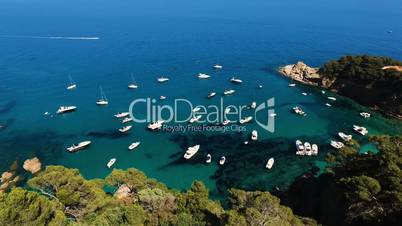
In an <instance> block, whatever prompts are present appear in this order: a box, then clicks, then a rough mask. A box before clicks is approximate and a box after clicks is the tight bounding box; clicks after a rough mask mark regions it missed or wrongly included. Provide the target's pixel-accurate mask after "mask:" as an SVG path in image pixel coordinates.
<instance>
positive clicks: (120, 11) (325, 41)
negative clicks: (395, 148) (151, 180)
mask: <svg viewBox="0 0 402 226" xmlns="http://www.w3.org/2000/svg"><path fill="white" fill-rule="evenodd" d="M400 12H402V4H401V3H400V2H399V1H396V0H390V1H386V2H378V1H364V0H354V1H350V0H341V1H331V2H322V1H319V0H312V1H296V0H285V1H283V0H282V1H263V0H255V1H239V0H235V1H226V0H225V1H211V0H206V1H185V0H173V1H167V0H166V1H162V0H148V1H121V0H119V1H106V0H100V1H77V0H72V1H54V0H52V1H50V0H40V1H39V0H33V1H29V2H27V1H21V0H12V1H11V0H3V1H1V3H0V21H1V22H0V123H2V124H4V123H7V125H8V126H7V128H6V129H3V130H1V131H0V140H1V143H0V159H1V165H0V166H1V167H0V170H5V169H7V168H8V166H9V165H10V164H11V163H12V162H13V161H14V160H15V159H16V158H19V159H20V160H23V159H25V158H27V157H32V156H39V157H40V158H41V160H42V161H43V162H44V164H63V165H66V166H69V167H76V168H79V169H80V170H81V172H82V173H83V174H84V175H85V176H86V177H88V178H93V177H104V176H105V175H107V173H108V172H109V170H107V169H106V167H105V164H106V162H107V161H108V160H109V159H110V158H112V157H116V158H117V159H118V161H117V163H116V165H115V166H116V167H117V168H128V167H136V168H139V169H141V170H143V171H144V172H145V173H146V174H147V175H148V176H151V177H155V178H157V179H159V180H161V181H163V182H165V183H167V184H168V185H169V186H171V187H174V188H178V189H181V188H186V187H188V186H189V185H190V184H191V182H192V181H193V180H195V179H199V180H203V181H204V182H205V183H207V185H208V186H209V187H210V188H211V189H212V190H213V191H216V188H219V189H221V190H224V189H226V188H228V187H232V186H236V187H244V188H253V189H257V188H258V189H264V188H272V187H273V186H285V185H286V184H288V183H289V182H290V181H291V180H292V179H293V178H294V177H295V176H297V175H299V174H300V173H302V172H304V171H305V170H308V169H309V168H310V167H311V166H312V165H313V164H314V161H315V160H318V159H322V158H324V156H325V152H326V150H327V149H329V147H327V143H328V141H329V139H330V137H334V135H335V134H336V133H337V132H338V131H346V132H348V133H352V131H350V126H351V125H352V124H361V125H364V126H366V127H368V128H369V130H370V134H381V133H388V134H394V133H402V132H401V130H402V129H401V126H400V124H397V123H394V122H393V121H390V120H386V119H384V118H382V117H381V116H380V115H378V114H375V116H374V117H373V118H372V119H369V120H364V119H362V118H360V117H359V116H358V115H357V113H358V112H359V111H362V110H367V109H365V108H363V107H361V106H359V105H357V104H355V103H354V102H353V101H350V100H348V99H345V98H341V97H338V100H337V101H336V103H334V104H333V105H334V106H333V107H332V108H328V107H325V106H324V104H325V102H327V101H328V100H327V99H326V96H323V95H322V94H321V93H320V91H319V90H316V89H313V88H310V87H304V86H297V87H295V88H288V87H287V84H288V81H287V80H286V79H284V78H282V77H281V76H279V75H277V74H276V73H275V69H276V68H277V67H278V66H280V65H284V64H289V63H294V62H296V61H299V60H303V61H304V62H306V63H307V64H309V65H313V66H320V65H322V64H323V63H324V62H326V61H328V60H331V59H336V58H339V57H340V56H342V55H345V54H372V55H381V56H389V57H393V58H396V59H399V60H401V53H402V45H401V44H402V41H401V40H402V24H401V22H400V16H401V13H400ZM390 30H392V33H389V32H388V31H390ZM17 36H42V37H49V36H96V37H99V38H100V39H99V40H64V39H34V38H23V37H17ZM215 63H220V64H223V65H224V69H223V70H221V71H215V70H212V68H211V66H212V65H213V64H215ZM200 72H203V73H208V74H211V75H212V78H211V79H210V80H208V81H200V80H198V79H197V78H196V77H195V75H196V74H197V73H200ZM130 73H133V74H134V76H135V78H136V81H137V83H138V84H139V86H140V88H139V89H138V90H135V91H129V90H127V88H126V87H127V84H128V83H129V82H130ZM68 74H71V75H72V77H73V78H74V80H75V81H76V82H77V84H78V89H77V90H75V91H73V92H68V91H66V90H65V86H66V83H67V82H68ZM162 74H163V75H166V76H169V77H170V78H171V81H170V82H169V83H167V84H163V85H160V84H157V83H156V82H155V79H156V78H157V77H158V76H159V75H162ZM234 75H236V76H238V77H240V78H241V79H243V80H244V81H245V82H244V84H242V85H241V86H234V85H231V84H229V82H228V80H229V79H230V78H231V77H232V76H234ZM258 84H262V85H263V86H264V88H263V89H260V90H257V89H256V86H257V85H258ZM99 85H102V87H103V89H104V91H105V93H106V95H107V97H108V98H109V100H110V104H109V106H107V107H105V108H99V107H97V106H95V101H96V99H97V98H98V97H99V92H98V86H99ZM225 88H235V89H236V95H234V96H232V97H227V98H225V101H227V103H233V104H249V103H250V102H251V101H252V100H253V99H255V100H257V101H258V102H262V101H265V100H266V99H268V98H271V97H275V101H276V107H275V110H276V112H277V114H278V117H277V119H276V131H275V133H272V134H271V133H268V132H264V131H259V132H260V140H262V141H261V142H259V143H257V144H252V145H250V146H242V145H241V141H242V140H244V139H246V134H247V133H248V132H249V131H251V129H256V128H258V127H257V126H256V125H255V124H252V125H249V126H248V132H247V133H245V134H243V135H237V134H235V133H234V134H232V133H231V134H224V135H220V134H207V135H208V137H204V136H203V135H202V134H197V133H196V134H185V135H186V136H184V137H181V136H182V135H183V134H169V133H157V134H155V133H151V132H148V131H146V130H145V125H135V126H134V131H133V132H132V133H131V134H130V135H129V136H126V137H114V136H112V135H109V136H104V137H94V136H90V135H89V133H90V132H103V133H105V134H110V133H112V132H114V131H116V130H117V129H118V128H120V127H121V125H120V123H118V122H117V121H116V120H114V119H113V114H115V113H116V112H118V111H125V110H126V109H127V107H128V105H129V103H130V102H131V101H132V100H133V99H134V98H137V97H159V96H160V95H165V96H168V100H167V101H166V103H170V102H171V100H172V99H173V98H176V97H181V98H183V97H185V98H188V99H190V100H192V101H193V102H194V103H196V104H202V103H210V102H212V103H216V102H217V101H218V100H217V99H216V100H210V101H208V100H206V99H205V96H206V94H207V93H208V92H209V91H211V90H215V91H217V92H218V93H221V92H222V91H223V89H225ZM301 92H308V93H309V95H308V96H302V95H301ZM63 104H66V105H77V106H78V108H79V109H78V111H77V112H74V113H72V114H69V115H63V116H61V117H53V118H50V117H44V116H43V112H45V111H49V112H54V111H55V110H57V108H58V106H59V105H63ZM295 104H300V105H302V106H303V107H304V109H305V110H306V111H307V112H308V117H305V118H299V117H297V116H295V115H294V114H292V113H291V112H290V111H289V109H290V108H291V107H292V106H294V105H295ZM217 135H220V136H217ZM177 136H180V137H177ZM355 137H358V136H357V135H355ZM297 138H305V139H309V140H312V141H313V142H316V143H318V144H320V147H322V154H320V156H319V157H318V158H299V157H296V156H294V145H293V144H294V140H295V139H297ZM83 139H90V140H92V141H93V145H91V147H90V148H89V149H88V150H85V151H82V152H79V153H75V154H70V153H67V152H66V151H65V148H66V147H67V146H69V145H70V144H72V143H74V142H77V141H80V140H83ZM358 139H362V138H360V137H359V138H358ZM135 140H141V142H142V144H141V147H140V148H139V149H138V150H136V151H134V152H129V151H128V150H127V146H128V145H129V144H130V143H131V142H133V141H135ZM362 141H363V142H364V139H363V140H362ZM196 142H198V143H202V147H204V148H201V150H200V153H198V154H197V156H196V158H194V159H193V160H192V161H190V162H184V161H183V160H181V156H182V154H183V152H184V149H185V148H186V145H189V144H193V143H196ZM207 152H212V153H213V156H214V157H215V158H217V157H218V156H220V155H226V156H227V157H228V162H227V164H226V165H225V166H224V167H218V165H217V164H211V165H205V164H203V163H202V162H203V161H204V156H205V154H206V153H207ZM271 156H274V157H275V158H276V163H275V164H276V165H275V166H276V167H275V168H274V169H273V170H272V171H270V172H267V171H266V170H265V168H264V164H265V163H264V162H265V161H266V159H267V158H269V157H271Z"/></svg>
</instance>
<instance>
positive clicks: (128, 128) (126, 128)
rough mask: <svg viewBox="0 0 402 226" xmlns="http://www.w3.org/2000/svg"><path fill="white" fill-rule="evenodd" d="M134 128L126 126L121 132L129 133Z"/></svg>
mask: <svg viewBox="0 0 402 226" xmlns="http://www.w3.org/2000/svg"><path fill="white" fill-rule="evenodd" d="M132 127H133V126H124V127H123V128H121V129H119V131H120V132H122V133H125V132H128V131H129V130H130V129H131V128H132Z"/></svg>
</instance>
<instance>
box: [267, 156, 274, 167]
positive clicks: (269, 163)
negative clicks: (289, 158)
mask: <svg viewBox="0 0 402 226" xmlns="http://www.w3.org/2000/svg"><path fill="white" fill-rule="evenodd" d="M274 163H275V159H274V158H270V159H268V161H267V164H266V165H265V168H267V169H272V166H274Z"/></svg>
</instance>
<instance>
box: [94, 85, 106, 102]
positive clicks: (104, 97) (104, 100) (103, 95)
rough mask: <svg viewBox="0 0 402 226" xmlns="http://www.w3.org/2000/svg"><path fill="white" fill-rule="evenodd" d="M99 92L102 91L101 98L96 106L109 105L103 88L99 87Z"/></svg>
mask: <svg viewBox="0 0 402 226" xmlns="http://www.w3.org/2000/svg"><path fill="white" fill-rule="evenodd" d="M99 91H100V95H101V97H100V99H99V100H98V101H96V104H97V105H100V106H102V105H107V104H109V101H108V100H107V98H106V95H105V93H104V92H103V89H102V86H99Z"/></svg>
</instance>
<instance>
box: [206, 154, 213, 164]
mask: <svg viewBox="0 0 402 226" xmlns="http://www.w3.org/2000/svg"><path fill="white" fill-rule="evenodd" d="M205 162H206V163H211V162H212V156H211V154H208V155H207V159H205Z"/></svg>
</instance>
